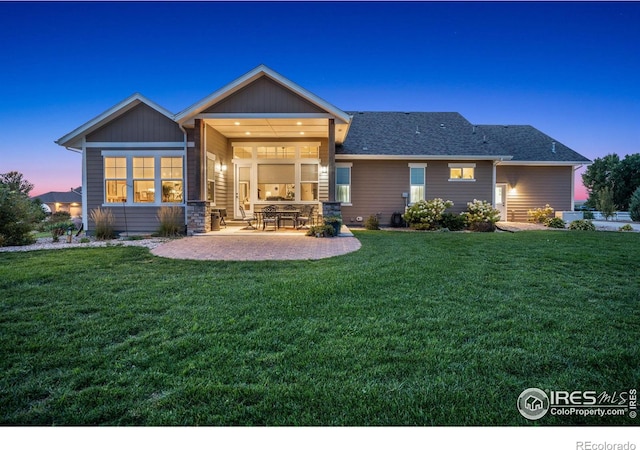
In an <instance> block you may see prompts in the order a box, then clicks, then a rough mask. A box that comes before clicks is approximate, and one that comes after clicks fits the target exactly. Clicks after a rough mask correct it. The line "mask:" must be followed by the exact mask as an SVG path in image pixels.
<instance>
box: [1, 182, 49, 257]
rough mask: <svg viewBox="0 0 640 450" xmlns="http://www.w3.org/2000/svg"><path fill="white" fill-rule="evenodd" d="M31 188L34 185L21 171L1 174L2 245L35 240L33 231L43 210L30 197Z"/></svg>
mask: <svg viewBox="0 0 640 450" xmlns="http://www.w3.org/2000/svg"><path fill="white" fill-rule="evenodd" d="M31 189H33V185H32V184H31V183H29V182H28V181H27V180H24V179H23V178H22V174H21V173H19V172H9V173H3V174H0V246H5V245H29V244H32V243H33V242H35V238H34V237H33V234H31V231H33V228H34V225H35V223H36V221H38V220H40V219H41V218H42V216H43V212H42V209H41V208H40V206H39V205H38V203H37V202H34V201H33V200H31V199H30V198H29V195H28V194H29V192H30V191H31Z"/></svg>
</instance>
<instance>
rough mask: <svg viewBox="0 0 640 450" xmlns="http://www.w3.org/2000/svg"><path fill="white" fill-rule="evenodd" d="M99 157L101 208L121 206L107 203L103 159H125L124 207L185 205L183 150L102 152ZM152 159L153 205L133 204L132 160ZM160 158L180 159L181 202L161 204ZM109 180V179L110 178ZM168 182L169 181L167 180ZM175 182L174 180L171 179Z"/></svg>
mask: <svg viewBox="0 0 640 450" xmlns="http://www.w3.org/2000/svg"><path fill="white" fill-rule="evenodd" d="M100 156H101V158H102V161H101V164H102V171H103V173H102V186H103V188H102V189H103V191H102V206H103V207H112V206H122V205H123V203H120V202H119V203H109V202H107V201H106V200H107V191H106V180H107V178H106V177H105V175H106V174H105V172H104V159H105V158H126V164H127V178H126V179H124V180H125V183H126V185H127V201H126V202H125V203H124V205H125V206H135V207H140V208H146V207H153V208H158V207H161V206H184V205H185V204H186V182H185V170H186V164H185V160H186V158H185V152H184V150H159V151H158V152H154V151H153V150H142V151H141V150H102V151H101V152H100ZM145 157H146V158H153V164H154V178H153V183H154V189H155V192H156V193H157V195H155V198H154V202H153V203H139V202H138V203H137V202H134V201H133V200H134V195H135V194H134V189H133V187H134V185H133V182H134V180H135V179H134V177H133V158H145ZM161 158H182V202H180V203H176V202H163V201H162V181H163V178H162V172H161V170H162V168H161V164H162V159H161ZM110 179H111V178H110ZM167 180H169V179H167ZM173 180H175V179H173Z"/></svg>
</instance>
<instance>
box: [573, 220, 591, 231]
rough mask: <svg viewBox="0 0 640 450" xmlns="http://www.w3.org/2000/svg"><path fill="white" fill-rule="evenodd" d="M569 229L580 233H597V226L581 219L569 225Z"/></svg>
mask: <svg viewBox="0 0 640 450" xmlns="http://www.w3.org/2000/svg"><path fill="white" fill-rule="evenodd" d="M569 229H570V230H580V231H596V226H595V225H594V224H593V222H591V221H590V220H586V219H581V220H574V221H573V222H571V223H570V224H569Z"/></svg>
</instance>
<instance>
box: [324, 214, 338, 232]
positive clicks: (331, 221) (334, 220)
mask: <svg viewBox="0 0 640 450" xmlns="http://www.w3.org/2000/svg"><path fill="white" fill-rule="evenodd" d="M324 224H325V225H330V226H332V227H333V230H334V233H333V235H334V236H338V235H339V234H340V228H342V217H340V216H325V217H324Z"/></svg>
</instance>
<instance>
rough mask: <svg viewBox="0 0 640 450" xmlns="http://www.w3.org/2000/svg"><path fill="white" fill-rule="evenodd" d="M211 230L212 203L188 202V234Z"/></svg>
mask: <svg viewBox="0 0 640 450" xmlns="http://www.w3.org/2000/svg"><path fill="white" fill-rule="evenodd" d="M208 231H211V204H210V202H208V201H191V202H187V236H193V234H194V233H206V232H208Z"/></svg>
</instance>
